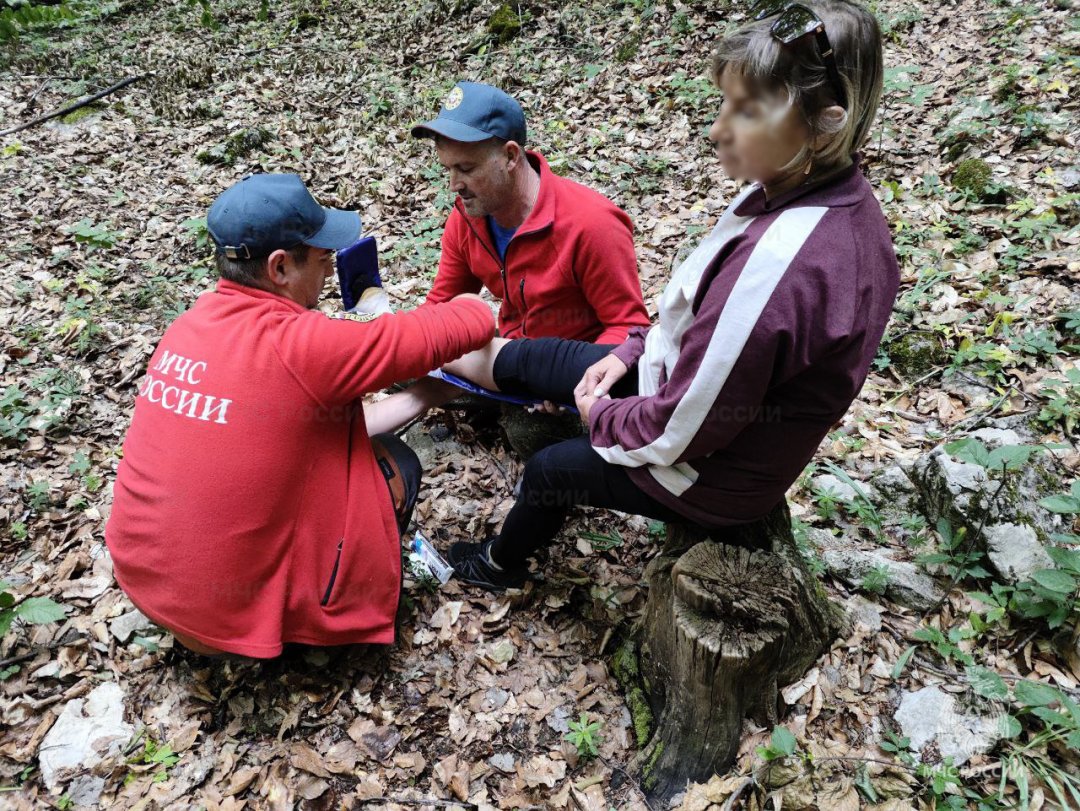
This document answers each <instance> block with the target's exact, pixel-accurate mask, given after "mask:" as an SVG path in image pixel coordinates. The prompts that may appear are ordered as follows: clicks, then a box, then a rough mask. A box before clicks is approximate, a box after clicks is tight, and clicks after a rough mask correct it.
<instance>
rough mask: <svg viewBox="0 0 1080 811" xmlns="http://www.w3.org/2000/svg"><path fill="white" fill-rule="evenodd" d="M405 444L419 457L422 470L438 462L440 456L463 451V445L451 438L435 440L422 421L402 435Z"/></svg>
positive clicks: (428, 468)
mask: <svg viewBox="0 0 1080 811" xmlns="http://www.w3.org/2000/svg"><path fill="white" fill-rule="evenodd" d="M402 439H404V440H405V444H406V445H408V446H409V447H410V448H412V449H413V451H414V452H415V453H416V456H417V457H418V458H419V459H420V466H421V467H422V468H423V469H424V470H430V469H431V468H433V467H434V466H435V465H436V464H438V462H439V460H440V458H441V457H445V456H446V455H447V454H451V453H465V446H464V445H462V444H461V443H459V442H456V441H454V440H453V439H445V440H443V441H441V442H437V441H435V439H433V438H432V436H431V434H429V433H428V430H427V428H425V427H424V424H423V423H422V422H418V423H416V424H415V425H413V426H412V427H411V428H409V430H408V431H406V432H405V436H404V437H402Z"/></svg>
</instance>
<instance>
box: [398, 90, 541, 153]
mask: <svg viewBox="0 0 1080 811" xmlns="http://www.w3.org/2000/svg"><path fill="white" fill-rule="evenodd" d="M412 134H413V137H414V138H431V137H433V136H434V135H436V134H438V135H442V136H445V137H446V138H449V139H451V140H453V141H464V142H465V143H473V142H476V141H486V140H487V139H488V138H502V139H503V140H504V141H514V142H516V143H518V144H521V145H524V144H525V113H523V112H522V111H521V105H520V104H518V103H517V102H516V101H514V100H513V99H512V98H510V96H508V95H507V94H506V93H504V92H503V91H501V90H499V88H497V87H492V86H491V85H489V84H480V83H479V82H458V83H457V84H456V85H454V89H453V90H451V91H450V93H449V94H448V95H447V96H446V99H444V100H443V105H442V109H440V110H439V116H438V118H436V119H435V120H433V121H428V122H426V123H424V124H417V125H416V126H415V127H413V128H412Z"/></svg>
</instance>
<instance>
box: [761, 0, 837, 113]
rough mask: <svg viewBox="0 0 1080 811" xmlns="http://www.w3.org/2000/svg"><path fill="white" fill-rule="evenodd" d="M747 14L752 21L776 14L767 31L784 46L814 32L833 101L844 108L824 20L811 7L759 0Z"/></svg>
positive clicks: (782, 1) (786, 1)
mask: <svg viewBox="0 0 1080 811" xmlns="http://www.w3.org/2000/svg"><path fill="white" fill-rule="evenodd" d="M750 14H751V15H752V16H753V18H754V20H755V21H758V20H764V19H765V18H766V17H772V16H773V15H774V14H779V15H780V16H779V17H777V18H776V21H775V22H773V24H772V28H770V29H769V30H770V32H771V33H772V35H773V36H774V37H775V38H776V39H777V40H779V41H780V43H781V44H783V45H791V44H792V43H794V42H796V41H798V40H800V39H802V38H803V37H805V36H807V35H809V34H813V35H814V41H815V42H816V43H817V50H818V55H819V56H820V57H821V61H822V63H823V64H824V65H825V72H826V73H828V74H829V81H830V83H831V84H832V87H833V92H835V94H836V102H837V103H838V104H839V105H840V106H841V107H843V108H844V109H847V94H846V93H845V92H844V83H843V81H842V80H841V79H840V69H839V68H838V67H837V66H836V57H835V56H833V49H832V45H830V44H829V38H828V36H826V34H825V23H824V22H822V21H821V18H820V17H819V16H818V15H817V14H815V13H814V11H813V9H810V8H808V7H807V6H804V5H803V4H802V3H791V2H788V0H761V2H758V3H755V4H754V6H753V7H752V8H751V9H750Z"/></svg>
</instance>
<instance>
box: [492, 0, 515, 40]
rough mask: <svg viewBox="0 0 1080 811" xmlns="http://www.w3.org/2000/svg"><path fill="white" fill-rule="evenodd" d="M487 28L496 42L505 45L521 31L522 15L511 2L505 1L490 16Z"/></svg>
mask: <svg viewBox="0 0 1080 811" xmlns="http://www.w3.org/2000/svg"><path fill="white" fill-rule="evenodd" d="M487 30H488V33H489V34H491V36H492V37H494V38H495V41H496V42H498V43H499V44H500V45H505V44H506V43H508V42H509V41H510V40H512V39H514V37H516V36H517V35H518V34H520V33H521V17H519V16H518V14H517V12H516V11H514V9H513V8H511V6H510V4H509V3H503V4H502V5H501V6H499V8H498V9H496V11H495V13H494V14H492V15H491V16H490V17H488V24H487Z"/></svg>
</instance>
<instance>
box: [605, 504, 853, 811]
mask: <svg viewBox="0 0 1080 811" xmlns="http://www.w3.org/2000/svg"><path fill="white" fill-rule="evenodd" d="M645 576H646V577H647V578H648V581H649V586H650V591H649V599H648V603H647V605H646V609H645V614H644V616H643V618H642V620H641V621H640V622H639V624H638V625H637V627H636V628H635V629H634V632H633V633H632V635H631V637H630V639H629V640H628V641H627V643H626V644H624V646H623V647H622V648H621V649H620V651H619V652H618V653H617V654H616V659H615V670H616V673H617V675H618V676H619V678H620V680H621V681H623V683H624V685H625V686H626V688H627V701H628V704H629V706H630V709H631V712H632V715H633V717H634V727H635V733H636V734H637V736H638V744H639V746H642V750H641V752H640V753H639V755H638V757H637V760H636V764H635V765H636V766H637V767H638V769H639V770H640V773H641V780H642V786H643V788H644V789H645V792H646V794H647V795H648V796H649V797H650V798H651V799H654V800H668V799H670V798H671V797H672V796H673V795H675V794H676V793H678V792H680V791H682V790H683V789H685V787H686V783H687V781H688V780H689V781H695V782H696V781H705V780H707V779H708V778H709V777H710V776H711V775H713V774H715V773H717V772H721V771H723V770H724V769H726V768H727V767H728V766H729V765H730V764H731V762H732V761H733V760H734V757H735V754H736V751H737V750H738V746H739V737H740V732H741V729H742V721H743V719H744V718H746V717H751V718H753V719H754V720H755V721H757V722H758V723H760V724H763V725H772V724H775V722H776V720H777V717H778V702H779V700H780V696H779V688H781V687H783V686H785V685H787V684H789V683H791V682H793V681H795V680H797V679H798V678H800V677H801V676H802V675H803V674H804V673H805V672H806V670H807V669H808V668H809V667H810V665H811V664H812V663H813V662H814V661H815V660H816V659H817V658H818V656H820V655H821V653H822V652H823V651H824V650H825V649H826V648H827V647H828V646H829V644H831V642H832V641H833V640H834V639H835V638H836V637H837V635H838V634H839V632H840V630H841V628H842V627H843V623H844V619H843V617H844V614H843V612H842V611H841V610H840V608H839V607H838V606H836V605H835V604H834V603H832V602H831V601H830V600H829V599H828V598H827V597H826V595H825V592H824V590H823V588H822V586H821V584H820V583H819V582H818V580H817V579H816V578H815V577H814V576H813V574H812V573H811V572H810V571H809V569H808V568H807V567H806V565H805V563H804V562H803V560H802V557H801V555H800V554H799V551H798V549H797V548H796V546H795V539H794V537H793V535H792V532H791V517H790V515H789V513H788V509H787V504H786V502H785V503H782V504H781V505H780V506H778V507H777V508H776V509H774V510H773V512H772V513H770V514H769V515H768V516H767V517H766V518H764V519H762V520H761V521H758V522H756V523H753V524H747V525H744V526H740V527H732V528H731V529H729V530H724V531H720V532H713V533H711V534H710V537H709V538H705V537H704V533H703V532H702V531H701V530H692V529H690V528H687V527H678V526H672V527H669V528H668V537H667V543H666V545H665V549H664V552H663V554H661V555H660V556H659V557H657V558H655V559H654V560H653V561H652V562H651V563H650V564H649V566H648V567H647V568H646V571H645Z"/></svg>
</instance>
